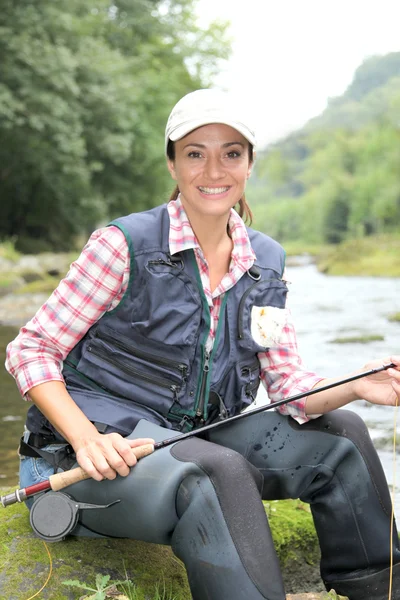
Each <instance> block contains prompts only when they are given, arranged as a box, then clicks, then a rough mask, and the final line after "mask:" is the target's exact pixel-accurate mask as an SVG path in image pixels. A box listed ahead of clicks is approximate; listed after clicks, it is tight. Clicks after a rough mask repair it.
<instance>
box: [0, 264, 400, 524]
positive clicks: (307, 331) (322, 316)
mask: <svg viewBox="0 0 400 600" xmlns="http://www.w3.org/2000/svg"><path fill="white" fill-rule="evenodd" d="M287 279H288V280H289V281H290V282H291V283H290V286H289V289H290V293H289V304H290V307H291V310H292V313H293V317H294V320H295V324H296V329H297V335H298V343H299V348H300V353H301V355H302V357H303V360H304V362H305V364H306V366H307V367H308V368H309V369H312V370H314V371H316V372H317V373H318V374H321V375H322V376H326V377H333V376H345V375H346V374H347V373H349V372H351V371H353V370H355V369H358V368H360V367H362V366H363V365H364V364H365V363H366V362H368V361H369V360H371V359H372V358H382V357H385V356H390V355H391V354H395V353H397V354H398V353H400V343H399V340H400V323H393V322H390V321H389V320H388V317H389V315H391V314H393V313H395V312H399V311H400V279H394V278H384V277H382V278H373V277H332V276H326V275H323V274H321V273H319V272H318V271H317V269H316V267H315V266H314V265H312V264H303V265H301V266H293V267H291V266H288V268H287ZM33 312H34V311H33ZM16 333H17V329H16V328H15V327H5V326H3V327H0V361H1V364H4V355H5V347H6V344H7V343H8V341H9V340H11V339H12V338H13V337H14V336H15V335H16ZM367 335H380V336H382V337H383V339H382V340H381V341H372V342H369V343H341V344H340V343H334V340H335V339H337V338H344V337H354V336H367ZM261 394H262V392H261ZM26 409H27V405H26V403H25V402H23V401H21V399H20V398H19V395H18V392H17V390H16V387H15V384H14V382H13V380H12V378H11V377H10V376H9V375H8V374H7V373H6V372H5V371H4V370H3V369H0V432H1V436H0V487H8V486H14V485H17V483H18V476H17V469H18V457H17V452H16V447H17V445H18V439H19V436H20V434H21V431H22V428H23V422H24V418H25V413H26ZM351 409H352V410H354V411H356V412H358V413H359V414H360V415H361V416H362V417H363V418H364V420H365V421H366V422H367V424H368V426H369V428H370V432H371V436H372V438H373V439H374V442H375V443H376V446H377V448H378V452H379V455H380V458H381V461H382V464H383V467H384V470H385V472H386V476H387V479H388V481H389V484H390V486H391V487H392V486H393V485H394V499H395V508H396V512H397V516H398V519H400V457H398V461H397V463H398V464H396V460H395V454H394V452H393V438H394V431H395V430H396V435H397V438H398V439H397V440H396V442H397V450H398V452H400V437H399V435H398V434H399V429H400V426H399V424H398V423H400V409H398V410H399V415H398V418H397V409H395V408H392V407H378V406H370V405H367V404H366V403H365V402H363V401H359V402H355V403H353V404H352V405H351ZM395 423H396V426H394V425H395Z"/></svg>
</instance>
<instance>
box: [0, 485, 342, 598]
mask: <svg viewBox="0 0 400 600" xmlns="http://www.w3.org/2000/svg"><path fill="white" fill-rule="evenodd" d="M10 491H11V490H3V491H2V492H1V493H2V494H3V493H4V494H7V493H10ZM264 505H265V510H266V513H267V515H268V518H269V522H270V526H271V531H272V535H273V538H274V542H275V546H276V549H277V553H278V556H279V560H280V562H281V567H282V573H283V578H284V581H285V587H286V590H287V594H288V595H287V600H344V599H343V598H342V597H340V596H337V595H334V592H329V594H328V593H327V592H325V591H324V587H323V584H322V582H321V579H320V577H319V549H318V543H317V538H316V534H315V530H314V525H313V522H312V518H311V514H310V511H309V508H308V506H307V505H305V504H303V503H302V502H300V501H297V500H284V501H271V502H265V503H264ZM0 540H1V543H0V598H1V599H7V600H21V599H24V600H25V599H27V598H30V597H31V596H33V595H34V594H36V593H37V592H38V591H39V590H40V589H41V588H42V587H43V589H42V590H41V591H40V594H39V598H40V599H41V600H50V599H51V600H77V599H78V598H82V599H83V598H85V600H86V599H87V598H89V597H90V594H92V596H93V592H91V593H89V592H86V595H83V594H84V592H85V590H84V589H80V588H78V587H77V584H78V582H80V583H82V585H83V584H86V585H87V586H89V587H94V589H95V587H96V586H95V583H96V577H97V578H98V577H101V576H103V577H105V576H109V577H110V581H109V583H110V584H112V583H113V582H114V581H116V580H131V581H132V582H133V583H134V584H135V585H136V586H137V590H138V594H139V595H138V600H142V599H144V598H146V600H153V599H155V598H160V597H161V598H165V599H166V600H167V599H170V598H171V599H172V598H173V599H174V600H189V599H190V597H191V596H190V591H189V586H188V582H187V577H186V572H185V569H184V566H183V564H182V563H181V561H179V560H178V559H177V558H176V557H175V556H174V554H173V553H172V551H171V549H170V548H169V547H167V546H160V545H156V544H148V543H145V542H137V541H134V540H127V539H88V538H76V537H74V536H70V537H68V538H67V539H65V540H63V541H61V542H53V543H47V544H45V543H44V542H43V541H42V540H41V539H39V538H37V537H35V536H34V534H33V532H32V530H31V527H30V524H29V512H28V510H27V508H26V507H25V505H24V504H18V503H17V504H13V505H10V506H7V507H6V508H5V509H1V508H0ZM66 581H75V585H74V586H71V585H66V584H65V582H66ZM310 590H311V591H312V592H313V593H311V592H310ZM121 591H122V590H121ZM114 597H115V596H114Z"/></svg>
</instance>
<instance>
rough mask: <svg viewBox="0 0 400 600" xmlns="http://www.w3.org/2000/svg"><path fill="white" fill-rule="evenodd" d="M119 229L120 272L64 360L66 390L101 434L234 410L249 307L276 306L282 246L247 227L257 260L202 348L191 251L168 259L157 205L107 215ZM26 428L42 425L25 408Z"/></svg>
mask: <svg viewBox="0 0 400 600" xmlns="http://www.w3.org/2000/svg"><path fill="white" fill-rule="evenodd" d="M110 225H114V226H116V227H118V228H119V229H120V230H121V231H122V232H123V233H124V235H125V238H126V241H127V243H128V247H129V253H130V276H129V283H128V286H127V290H126V293H125V294H124V296H123V298H122V299H121V301H120V303H119V305H118V306H117V307H116V308H115V309H113V310H111V311H109V312H107V313H105V314H104V315H103V316H102V317H101V318H100V319H99V321H98V322H96V323H95V324H94V325H93V326H92V327H91V328H90V329H89V331H88V332H87V333H86V335H85V336H84V337H83V338H82V339H81V340H80V341H79V342H78V344H77V345H76V346H75V347H74V348H73V350H72V351H71V352H70V354H69V355H68V356H67V357H66V359H65V361H64V367H63V376H64V379H65V382H66V385H67V389H68V391H69V393H70V394H71V396H72V397H73V399H74V400H75V402H76V403H77V404H78V406H79V407H80V408H81V409H82V411H83V412H84V413H85V414H86V416H87V417H88V418H89V420H90V421H92V422H93V423H95V424H96V426H97V427H98V429H99V430H100V431H103V432H107V433H108V432H111V431H118V432H119V433H121V434H122V435H128V434H129V433H131V431H132V430H133V429H134V427H135V425H136V424H137V422H138V421H139V420H140V419H142V418H144V419H147V420H149V421H152V422H154V423H157V424H160V425H162V426H164V427H168V428H173V429H180V430H189V429H191V428H193V427H196V426H199V425H202V424H204V423H205V422H209V420H210V414H211V415H216V416H219V418H225V417H229V416H232V415H235V414H237V413H239V412H240V411H241V410H242V409H243V408H245V407H246V406H248V405H249V404H250V403H251V402H252V401H253V400H254V398H255V396H256V393H257V389H258V386H259V383H260V378H259V375H260V364H259V360H258V358H257V354H258V353H259V352H265V351H266V349H267V348H266V347H265V346H263V345H260V344H259V343H258V342H257V341H256V339H255V336H253V335H252V332H251V321H252V309H253V307H276V308H284V306H285V302H286V294H287V287H286V284H285V282H284V281H282V273H283V268H284V258H285V257H284V251H283V249H282V248H281V246H280V245H279V244H278V243H277V242H275V241H274V240H272V239H271V238H269V237H268V236H266V235H264V234H262V233H260V232H257V231H255V230H252V229H250V228H248V234H249V238H250V242H251V245H252V248H253V250H254V251H255V253H256V256H257V259H256V261H255V263H254V265H253V267H252V268H251V269H249V270H248V271H247V272H246V273H245V274H244V275H243V276H242V277H241V279H240V280H239V281H238V283H237V284H236V285H235V286H233V288H231V289H230V290H229V291H228V292H226V293H225V295H224V297H223V300H222V305H221V309H220V315H219V320H218V326H217V330H216V335H215V341H214V345H213V349H212V351H211V353H208V352H207V350H206V340H207V338H208V335H209V331H210V311H209V307H208V304H207V300H206V297H205V294H204V291H203V286H202V283H201V279H200V273H199V270H198V266H197V262H196V258H195V255H194V252H193V250H185V251H183V252H181V253H179V254H177V255H174V256H171V254H170V252H169V229H170V221H169V215H168V210H167V205H166V204H164V205H162V206H159V207H157V208H154V209H152V210H149V211H146V212H141V213H136V214H131V215H128V216H126V217H122V218H119V219H116V220H115V221H113V222H112V223H110ZM27 427H28V429H29V430H30V431H33V432H38V433H39V432H45V431H46V430H48V429H50V430H51V431H53V432H54V429H53V428H52V426H51V425H50V424H49V423H48V422H47V421H46V420H45V418H44V417H43V415H42V414H41V413H40V412H39V410H38V409H37V408H36V407H35V406H32V407H31V409H30V410H29V412H28V420H27Z"/></svg>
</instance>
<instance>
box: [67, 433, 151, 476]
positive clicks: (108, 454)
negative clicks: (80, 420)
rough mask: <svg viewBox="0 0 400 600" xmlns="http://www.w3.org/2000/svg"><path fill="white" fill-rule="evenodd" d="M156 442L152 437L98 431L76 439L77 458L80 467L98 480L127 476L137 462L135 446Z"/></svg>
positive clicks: (74, 445)
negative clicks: (134, 436)
mask: <svg viewBox="0 0 400 600" xmlns="http://www.w3.org/2000/svg"><path fill="white" fill-rule="evenodd" d="M145 444H151V445H153V446H154V444H155V442H154V440H153V439H151V438H138V439H136V440H131V439H127V438H124V437H122V436H121V435H120V434H119V433H108V434H101V433H96V434H92V435H90V436H85V437H84V438H81V439H80V440H78V441H74V443H73V447H74V450H75V453H76V460H77V462H78V464H79V466H80V467H82V469H83V470H84V471H85V472H86V473H87V474H88V475H90V477H92V478H93V479H95V480H96V481H102V480H103V479H115V478H116V476H117V475H121V477H126V476H127V475H128V473H129V472H130V469H131V467H134V466H135V465H136V463H137V458H136V456H135V454H134V452H133V448H137V447H139V446H143V445H145Z"/></svg>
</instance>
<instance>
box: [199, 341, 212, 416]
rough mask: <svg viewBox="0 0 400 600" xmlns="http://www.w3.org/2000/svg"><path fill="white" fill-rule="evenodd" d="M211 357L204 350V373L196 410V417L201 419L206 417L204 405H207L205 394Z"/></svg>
mask: <svg viewBox="0 0 400 600" xmlns="http://www.w3.org/2000/svg"><path fill="white" fill-rule="evenodd" d="M210 357H211V354H210V352H208V351H207V350H204V362H203V371H202V375H201V384H200V394H199V403H198V405H197V409H196V417H201V418H203V417H204V415H203V412H204V403H205V399H206V398H205V392H206V383H207V376H208V373H209V371H210Z"/></svg>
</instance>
